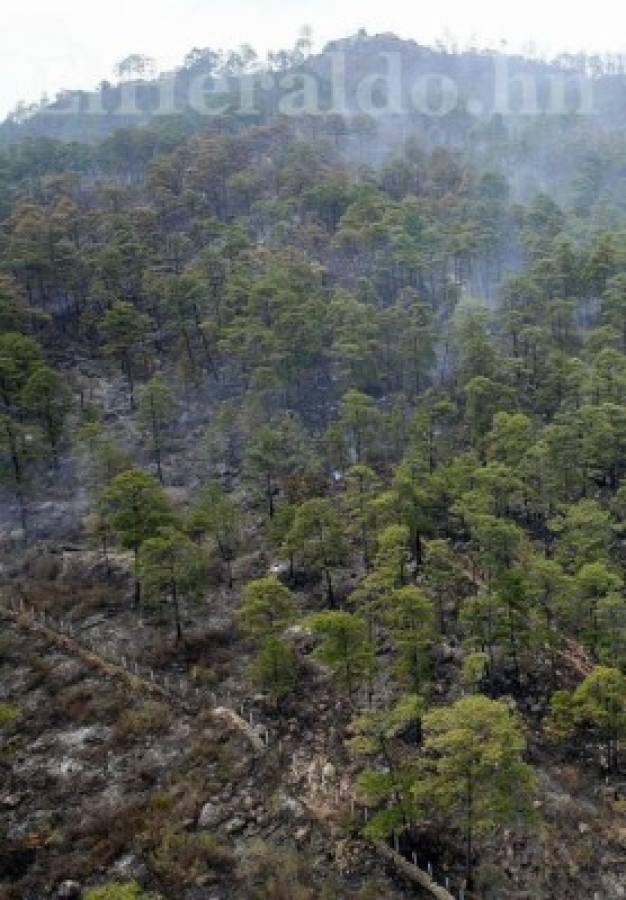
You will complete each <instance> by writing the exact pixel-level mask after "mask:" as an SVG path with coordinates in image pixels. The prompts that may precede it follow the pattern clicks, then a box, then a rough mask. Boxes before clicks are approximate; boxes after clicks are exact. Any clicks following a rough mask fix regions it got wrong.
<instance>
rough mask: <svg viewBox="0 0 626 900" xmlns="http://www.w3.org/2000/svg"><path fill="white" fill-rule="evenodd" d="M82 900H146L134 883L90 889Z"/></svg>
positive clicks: (138, 886)
mask: <svg viewBox="0 0 626 900" xmlns="http://www.w3.org/2000/svg"><path fill="white" fill-rule="evenodd" d="M83 900H147V894H144V893H143V892H142V890H141V887H140V885H139V884H137V882H136V881H125V882H123V883H122V882H109V883H108V884H101V885H100V886H99V887H95V888H91V890H89V891H87V893H86V894H85V895H84V897H83Z"/></svg>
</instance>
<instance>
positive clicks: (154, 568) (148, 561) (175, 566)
mask: <svg viewBox="0 0 626 900" xmlns="http://www.w3.org/2000/svg"><path fill="white" fill-rule="evenodd" d="M139 573H140V578H141V582H142V585H143V587H144V595H146V596H147V598H148V599H154V597H163V596H165V597H167V598H168V599H169V601H170V602H171V604H172V607H173V611H174V619H175V626H176V640H177V641H180V640H181V638H182V622H181V603H182V602H183V601H188V600H192V599H194V600H199V599H200V597H201V596H202V590H203V588H204V586H205V585H206V582H207V560H206V557H205V554H204V553H203V552H202V550H201V549H200V548H199V547H197V546H196V545H195V544H194V543H193V541H191V540H190V539H189V538H188V537H187V535H186V534H184V533H183V532H182V531H179V530H178V529H177V528H175V527H172V526H168V527H164V528H160V529H159V530H158V532H157V534H156V535H154V537H148V538H146V539H145V540H144V541H143V543H142V544H141V548H140V551H139Z"/></svg>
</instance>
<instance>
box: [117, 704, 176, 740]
mask: <svg viewBox="0 0 626 900" xmlns="http://www.w3.org/2000/svg"><path fill="white" fill-rule="evenodd" d="M169 721H170V711H169V709H168V707H167V706H166V705H165V704H164V703H159V702H158V701H156V700H147V701H146V702H145V703H143V704H142V705H141V706H137V707H133V708H132V709H127V710H125V711H124V712H123V713H122V715H121V717H120V720H119V722H118V723H117V729H116V731H117V735H118V737H119V738H121V739H122V740H134V739H136V738H140V737H143V736H144V735H146V734H150V733H153V732H159V731H164V730H165V728H166V727H167V725H168V723H169Z"/></svg>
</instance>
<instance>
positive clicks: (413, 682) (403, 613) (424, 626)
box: [385, 585, 436, 694]
mask: <svg viewBox="0 0 626 900" xmlns="http://www.w3.org/2000/svg"><path fill="white" fill-rule="evenodd" d="M385 614H386V615H385V617H386V619H387V621H388V623H389V626H390V629H391V633H392V636H393V640H394V644H395V647H396V652H397V655H398V663H397V666H398V671H399V673H400V676H401V677H402V678H403V679H404V680H406V681H407V682H408V685H409V687H410V689H411V690H412V691H413V692H414V693H415V694H417V693H419V692H420V691H421V690H422V688H423V685H424V682H425V681H426V680H427V679H428V675H429V669H430V659H429V650H430V648H431V646H432V644H433V643H434V641H435V635H436V626H435V608H434V605H433V602H432V600H431V599H430V598H429V597H427V596H426V594H425V593H424V592H423V591H420V590H419V589H418V588H416V587H413V586H412V585H407V586H405V587H402V588H398V589H397V590H395V591H392V592H391V593H390V594H389V597H388V598H387V601H386V604H385Z"/></svg>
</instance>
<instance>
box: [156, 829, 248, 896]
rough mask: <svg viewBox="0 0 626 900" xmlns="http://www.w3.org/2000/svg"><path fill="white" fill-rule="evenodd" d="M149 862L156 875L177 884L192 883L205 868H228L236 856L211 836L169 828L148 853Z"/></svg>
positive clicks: (203, 872) (205, 870)
mask: <svg viewBox="0 0 626 900" xmlns="http://www.w3.org/2000/svg"><path fill="white" fill-rule="evenodd" d="M151 864H152V867H153V869H154V871H155V873H156V874H157V875H158V876H159V878H162V879H163V880H164V881H165V882H167V883H168V884H171V885H176V887H179V886H180V885H181V884H193V883H194V882H195V881H196V880H197V879H198V878H200V877H201V876H202V875H205V874H206V873H207V870H213V871H215V870H223V869H230V868H231V867H233V866H234V864H235V856H234V854H233V853H232V852H231V851H230V850H229V849H228V848H226V847H224V846H223V845H222V844H220V843H219V842H218V840H217V838H215V837H213V835H210V834H204V833H198V834H181V833H179V832H177V831H174V829H168V830H167V831H165V832H164V833H163V835H162V838H161V843H160V844H159V846H158V847H157V848H156V850H155V851H154V853H153V854H152V856H151Z"/></svg>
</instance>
